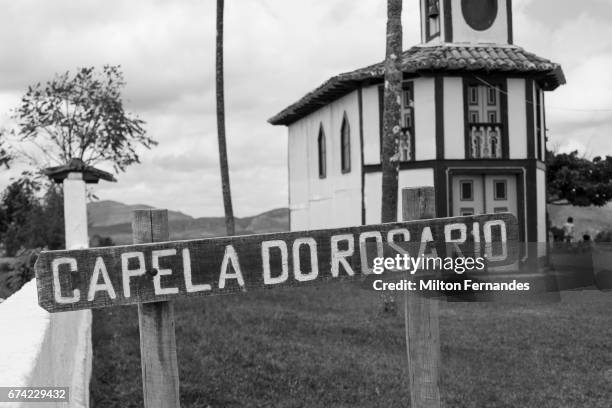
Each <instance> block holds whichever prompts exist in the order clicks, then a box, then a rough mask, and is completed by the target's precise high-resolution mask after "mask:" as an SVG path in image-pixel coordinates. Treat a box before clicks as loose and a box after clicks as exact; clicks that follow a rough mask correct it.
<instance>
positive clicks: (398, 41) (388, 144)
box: [381, 0, 402, 314]
mask: <svg viewBox="0 0 612 408" xmlns="http://www.w3.org/2000/svg"><path fill="white" fill-rule="evenodd" d="M401 54H402V0H387V47H386V54H385V55H386V57H385V94H384V104H383V141H382V158H381V161H382V195H381V197H382V214H381V216H382V222H396V221H397V202H398V199H397V189H398V172H399V157H398V154H399V153H398V150H399V149H398V145H399V136H400V127H401V126H400V125H401V110H400V108H401V103H402V99H401V92H402V72H401V71H400V70H399V58H400V56H401ZM381 298H382V303H383V305H382V306H383V312H385V313H391V314H396V313H397V305H396V303H395V298H394V297H393V296H392V295H389V294H387V293H384V292H383V293H382V294H381Z"/></svg>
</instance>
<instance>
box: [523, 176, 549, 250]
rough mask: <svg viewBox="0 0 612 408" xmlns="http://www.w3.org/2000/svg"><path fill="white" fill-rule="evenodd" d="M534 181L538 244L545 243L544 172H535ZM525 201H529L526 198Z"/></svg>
mask: <svg viewBox="0 0 612 408" xmlns="http://www.w3.org/2000/svg"><path fill="white" fill-rule="evenodd" d="M536 181H537V186H538V197H537V200H538V226H537V228H538V242H546V172H545V171H544V170H541V169H537V170H536ZM527 199H528V200H529V199H531V198H530V197H527Z"/></svg>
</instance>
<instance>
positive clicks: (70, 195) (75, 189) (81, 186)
mask: <svg viewBox="0 0 612 408" xmlns="http://www.w3.org/2000/svg"><path fill="white" fill-rule="evenodd" d="M63 184H64V226H65V239H66V249H82V248H89V235H88V231H87V190H86V188H85V181H84V180H83V173H79V172H73V173H69V174H68V177H67V178H66V179H64V182H63ZM69 313H74V319H75V320H76V319H77V318H80V319H82V321H83V324H82V326H81V327H80V328H78V329H77V330H76V331H74V332H72V333H70V334H69V336H71V338H74V339H78V340H80V341H79V343H78V347H77V348H76V350H75V351H74V352H75V353H78V355H83V356H84V358H81V359H77V360H76V361H74V367H73V372H75V373H83V376H81V377H74V378H73V379H72V383H71V384H70V387H71V391H72V395H71V396H70V398H71V400H72V403H73V404H74V406H75V407H82V408H87V407H89V381H90V379H91V370H92V344H91V323H92V315H91V310H80V311H77V312H69ZM77 316H78V317H77Z"/></svg>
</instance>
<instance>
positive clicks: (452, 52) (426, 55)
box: [268, 44, 565, 125]
mask: <svg viewBox="0 0 612 408" xmlns="http://www.w3.org/2000/svg"><path fill="white" fill-rule="evenodd" d="M400 67H401V70H402V72H404V73H406V74H419V73H444V72H447V73H448V72H474V73H478V72H480V73H484V74H488V73H507V74H524V75H534V76H536V78H537V79H538V80H539V81H540V85H541V86H542V87H543V88H544V89H547V90H553V89H555V88H557V87H558V86H559V85H562V84H564V83H565V76H564V74H563V70H562V69H561V66H560V65H559V64H556V63H554V62H551V61H549V60H547V59H544V58H541V57H538V56H537V55H535V54H533V53H530V52H527V51H525V50H523V49H522V48H520V47H517V46H509V45H456V44H445V45H438V46H416V47H412V48H410V49H409V50H407V51H404V52H403V53H402V56H401V62H400ZM384 74H385V67H384V62H380V63H378V64H375V65H371V66H369V67H366V68H361V69H358V70H356V71H352V72H346V73H344V74H340V75H337V76H335V77H333V78H331V79H329V80H328V81H327V82H325V83H324V84H323V85H321V86H320V87H318V88H317V89H315V90H314V91H312V92H310V93H309V94H307V95H305V96H304V97H303V98H302V99H300V100H299V101H298V102H296V103H294V104H293V105H291V106H289V107H287V108H286V109H284V110H283V111H282V112H280V113H278V114H277V115H275V116H274V117H272V118H271V119H269V120H268V121H269V122H270V123H271V124H273V125H289V124H291V123H293V122H295V121H296V120H298V119H300V118H302V117H304V116H306V115H308V114H309V113H311V112H314V111H315V110H317V109H319V108H320V107H321V106H323V105H326V104H328V103H330V102H331V101H333V100H335V99H337V98H340V97H342V96H344V95H346V94H347V93H349V92H351V91H353V90H355V89H357V88H358V87H359V86H360V85H362V84H366V85H367V84H371V83H380V82H381V81H382V80H383V78H384Z"/></svg>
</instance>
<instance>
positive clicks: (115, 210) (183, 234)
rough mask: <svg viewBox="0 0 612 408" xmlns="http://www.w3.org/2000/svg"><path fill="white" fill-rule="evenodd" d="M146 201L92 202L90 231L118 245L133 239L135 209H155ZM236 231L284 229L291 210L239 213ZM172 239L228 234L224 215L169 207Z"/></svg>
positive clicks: (256, 231) (257, 232) (287, 223)
mask: <svg viewBox="0 0 612 408" xmlns="http://www.w3.org/2000/svg"><path fill="white" fill-rule="evenodd" d="M151 208H153V207H152V206H149V205H146V204H123V203H120V202H118V201H112V200H103V201H96V202H92V203H89V204H88V205H87V215H88V220H89V235H90V237H93V236H96V235H97V236H100V237H110V238H111V239H112V240H113V242H114V243H115V244H117V245H126V244H131V243H132V211H134V210H136V209H151ZM235 224H236V235H246V234H261V233H269V232H283V231H288V230H289V210H288V209H287V208H276V209H273V210H269V211H265V212H263V213H261V214H257V215H253V216H250V217H242V218H239V217H235ZM168 227H169V230H170V239H173V240H180V239H195V238H210V237H215V236H224V235H226V232H225V218H224V217H198V218H195V217H192V216H190V215H187V214H185V213H182V212H180V211H172V210H169V211H168Z"/></svg>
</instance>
